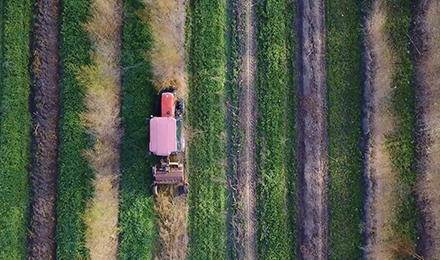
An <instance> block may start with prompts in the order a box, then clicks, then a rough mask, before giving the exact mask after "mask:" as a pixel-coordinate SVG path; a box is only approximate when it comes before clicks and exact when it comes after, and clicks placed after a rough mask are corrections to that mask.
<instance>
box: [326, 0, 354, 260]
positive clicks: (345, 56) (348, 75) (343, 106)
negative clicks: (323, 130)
mask: <svg viewBox="0 0 440 260" xmlns="http://www.w3.org/2000/svg"><path fill="white" fill-rule="evenodd" d="M326 14H327V16H326V27H327V42H326V44H327V47H326V49H327V53H326V54H327V58H326V59H327V85H328V102H329V106H328V139H329V144H328V153H329V174H330V182H329V201H330V225H329V231H330V241H329V243H330V252H331V257H330V259H360V258H361V249H360V246H361V243H362V235H361V227H360V225H361V208H362V206H361V203H362V187H361V177H362V168H361V151H360V150H359V148H358V143H359V140H360V138H361V118H360V117H361V106H360V104H361V103H360V102H361V79H360V76H361V69H360V65H361V63H360V56H361V48H360V46H361V33H362V31H361V13H360V9H359V7H358V3H357V2H356V1H350V0H343V1H335V0H331V1H328V2H327V3H326Z"/></svg>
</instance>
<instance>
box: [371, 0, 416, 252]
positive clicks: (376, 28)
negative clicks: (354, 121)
mask: <svg viewBox="0 0 440 260" xmlns="http://www.w3.org/2000/svg"><path fill="white" fill-rule="evenodd" d="M382 2H383V1H381V0H377V1H375V2H374V3H373V8H372V13H371V15H370V18H369V20H368V22H367V29H368V32H367V33H368V36H367V41H368V46H369V48H370V54H371V56H372V64H373V68H372V87H371V89H372V92H371V94H370V97H371V100H370V101H371V118H372V119H371V128H370V137H371V147H370V151H371V155H370V156H371V159H370V160H371V163H370V172H371V180H372V182H373V185H372V193H373V194H371V196H372V200H371V205H370V209H371V217H372V220H371V221H372V230H370V232H371V233H372V235H371V238H370V241H368V245H367V248H366V250H367V254H368V258H369V259H378V260H379V259H380V260H388V259H389V260H392V259H396V257H398V256H400V255H402V254H404V255H411V252H414V246H413V245H412V243H410V241H401V238H400V237H399V235H398V234H396V231H395V230H394V228H393V226H394V225H393V223H394V222H395V221H396V217H395V207H396V206H397V205H399V202H398V196H397V194H396V190H395V187H396V183H397V177H398V174H397V173H396V172H395V171H393V170H392V165H391V158H390V154H389V152H388V151H387V149H386V147H385V140H386V138H385V137H386V135H387V134H388V133H390V132H392V131H394V130H395V128H396V119H395V118H394V116H393V114H392V112H391V111H390V99H391V95H392V78H393V73H394V69H395V64H396V62H397V60H396V54H395V53H394V51H393V49H392V47H391V44H390V42H389V40H387V39H388V36H387V32H386V29H385V23H386V21H387V13H388V12H387V8H386V5H384V4H382Z"/></svg>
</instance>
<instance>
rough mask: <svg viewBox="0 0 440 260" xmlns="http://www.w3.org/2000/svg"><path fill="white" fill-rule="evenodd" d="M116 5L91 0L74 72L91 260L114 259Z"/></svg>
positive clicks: (117, 131) (117, 119) (117, 146)
mask: <svg viewBox="0 0 440 260" xmlns="http://www.w3.org/2000/svg"><path fill="white" fill-rule="evenodd" d="M122 8H123V5H122V1H120V0H110V1H104V0H96V1H94V2H93V3H92V5H91V18H90V20H89V21H88V22H87V23H86V24H85V28H86V30H87V32H88V35H89V37H90V38H91V40H92V43H93V45H92V46H93V53H92V57H91V60H92V64H91V65H88V66H83V67H82V69H81V71H80V72H79V74H78V79H79V80H80V82H81V83H82V85H83V86H84V88H85V99H84V104H85V108H86V111H85V112H84V113H83V114H82V116H83V119H84V123H85V125H86V126H87V131H88V132H89V134H90V136H91V138H92V140H93V148H92V149H90V150H88V151H86V153H85V154H86V156H87V159H88V160H89V163H90V167H91V168H92V169H93V172H94V174H95V177H94V180H93V188H94V192H93V197H92V198H91V199H90V201H89V205H88V208H87V210H86V213H85V215H84V220H85V223H86V225H87V229H86V233H85V239H86V240H85V245H86V248H87V249H88V250H89V255H90V258H91V259H92V260H93V259H117V258H118V245H119V243H118V242H119V239H118V237H119V230H118V216H119V178H120V165H119V164H120V162H119V160H120V142H121V137H122V128H121V119H120V106H121V100H120V94H121V91H122V90H121V70H120V64H119V63H120V58H121V57H120V55H121V43H122V42H121V37H122V35H121V33H122V31H121V30H122V12H123V9H122Z"/></svg>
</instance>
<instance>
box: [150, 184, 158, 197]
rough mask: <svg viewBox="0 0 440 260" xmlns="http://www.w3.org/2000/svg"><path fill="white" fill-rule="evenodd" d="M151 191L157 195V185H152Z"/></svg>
mask: <svg viewBox="0 0 440 260" xmlns="http://www.w3.org/2000/svg"><path fill="white" fill-rule="evenodd" d="M151 192H152V193H153V195H154V196H157V185H153V186H151Z"/></svg>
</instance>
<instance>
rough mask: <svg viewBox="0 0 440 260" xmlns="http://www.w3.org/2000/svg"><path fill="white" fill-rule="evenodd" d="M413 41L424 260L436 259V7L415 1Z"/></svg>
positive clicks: (439, 211) (439, 115) (439, 223)
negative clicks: (414, 43)
mask: <svg viewBox="0 0 440 260" xmlns="http://www.w3.org/2000/svg"><path fill="white" fill-rule="evenodd" d="M414 21H415V24H414V26H415V28H414V30H413V33H412V34H413V39H414V41H415V42H416V44H417V45H416V46H415V48H416V51H415V52H414V53H415V54H416V58H415V60H416V68H417V75H416V91H417V92H416V96H417V113H418V115H419V116H418V122H417V141H418V149H417V150H418V155H417V157H418V159H419V165H418V173H419V176H418V179H417V184H416V191H417V200H418V208H419V210H420V212H421V217H420V220H421V221H420V224H419V230H420V232H419V233H420V242H419V245H418V251H419V252H420V255H421V256H423V257H424V258H425V259H440V206H439V205H440V193H439V191H438V187H439V185H440V178H439V176H438V173H439V171H440V162H439V161H438V158H439V156H440V132H439V129H440V112H439V111H440V107H439V105H440V104H439V103H438V101H439V99H440V77H439V76H438V71H439V69H440V64H439V60H440V30H439V26H440V4H439V3H438V1H432V0H427V1H418V6H417V8H416V9H415V19H414Z"/></svg>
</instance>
